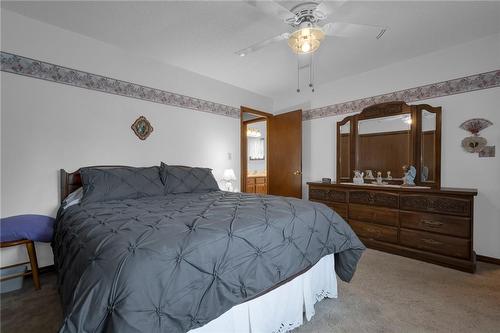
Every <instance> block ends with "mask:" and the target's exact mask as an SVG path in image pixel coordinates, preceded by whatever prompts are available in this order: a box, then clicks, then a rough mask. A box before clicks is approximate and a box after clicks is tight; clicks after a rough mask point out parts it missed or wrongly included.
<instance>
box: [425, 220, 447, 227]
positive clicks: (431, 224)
mask: <svg viewBox="0 0 500 333" xmlns="http://www.w3.org/2000/svg"><path fill="white" fill-rule="evenodd" d="M422 223H423V224H425V225H428V226H429V227H433V228H439V227H441V226H442V225H443V222H438V221H433V220H422Z"/></svg>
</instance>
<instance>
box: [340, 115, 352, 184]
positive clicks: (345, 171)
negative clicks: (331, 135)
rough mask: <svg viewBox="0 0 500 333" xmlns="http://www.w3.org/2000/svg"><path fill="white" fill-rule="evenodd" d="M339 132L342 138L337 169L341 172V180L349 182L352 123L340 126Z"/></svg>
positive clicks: (346, 122) (348, 122)
mask: <svg viewBox="0 0 500 333" xmlns="http://www.w3.org/2000/svg"><path fill="white" fill-rule="evenodd" d="M338 131H339V133H340V138H339V140H337V151H338V161H337V168H338V170H339V177H340V179H342V181H343V182H348V181H349V179H350V178H351V161H350V159H351V158H350V155H351V152H350V142H351V122H350V121H349V120H347V121H345V122H344V123H342V124H339V126H338Z"/></svg>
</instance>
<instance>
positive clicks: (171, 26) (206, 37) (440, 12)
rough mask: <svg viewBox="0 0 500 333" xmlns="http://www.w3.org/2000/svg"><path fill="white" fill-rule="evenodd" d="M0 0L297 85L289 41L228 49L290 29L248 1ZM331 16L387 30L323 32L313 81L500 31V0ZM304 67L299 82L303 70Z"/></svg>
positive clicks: (235, 72)
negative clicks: (359, 35) (366, 35)
mask: <svg viewBox="0 0 500 333" xmlns="http://www.w3.org/2000/svg"><path fill="white" fill-rule="evenodd" d="M282 4H283V5H284V6H286V7H288V8H290V7H291V6H293V5H294V4H295V3H294V2H290V1H287V2H282ZM327 5H329V6H331V7H339V6H337V5H336V4H333V3H330V4H328V3H327ZM2 8H6V9H9V10H12V11H15V12H17V13H19V14H22V15H25V16H28V17H31V18H34V19H37V20H40V21H43V22H46V23H49V24H53V25H56V26H59V27H61V28H63V29H66V30H70V31H73V32H77V33H80V34H83V35H87V36H89V37H92V38H94V39H98V40H101V41H104V42H107V43H110V44H113V45H116V46H118V47H120V48H122V49H125V50H127V51H129V52H134V53H137V54H140V55H143V56H147V57H150V58H154V59H156V60H159V61H161V62H165V63H168V64H171V65H175V66H178V67H181V68H184V69H187V70H190V71H193V72H197V73H200V74H203V75H205V76H208V77H211V78H214V79H217V80H220V81H224V82H227V83H229V84H232V85H235V86H238V87H241V88H244V89H248V90H251V91H254V92H257V93H260V94H262V95H265V96H269V97H274V96H276V95H277V94H280V93H283V92H286V91H294V90H295V88H296V85H297V70H296V68H297V58H296V56H294V55H293V53H292V52H291V51H290V50H289V49H288V46H287V44H286V42H281V43H279V44H275V45H271V46H269V47H267V48H265V49H262V50H260V51H257V52H255V53H252V54H249V55H247V56H246V57H239V56H237V55H235V54H234V52H235V51H237V50H239V49H242V48H244V47H247V46H249V45H251V44H254V43H256V42H259V41H262V40H264V39H267V38H270V37H273V36H275V35H277V34H279V33H282V32H285V31H288V27H287V25H285V24H284V23H282V22H280V21H279V20H277V19H276V18H274V17H272V16H269V15H267V14H264V13H262V12H261V11H259V10H258V9H257V8H256V7H255V6H253V5H252V4H251V2H237V1H234V2H231V1H224V2H214V1H208V2H206V1H205V2H198V1H186V2H115V1H111V2H91V1H87V2H85V1H83V2H80V1H68V2H57V1H56V2H43V1H35V2H18V1H16V2H5V1H2ZM330 19H335V20H336V21H341V22H352V23H361V24H372V25H384V26H389V27H390V30H389V31H388V32H387V33H386V34H385V35H384V36H383V38H382V39H381V40H375V39H372V40H357V39H346V38H339V37H329V38H328V39H327V40H325V41H324V42H323V43H322V45H321V47H320V50H319V51H318V52H317V55H316V56H315V59H314V61H315V67H316V77H315V80H316V84H319V83H324V82H328V81H332V80H337V79H339V78H342V77H345V76H350V75H355V74H358V73H361V72H364V71H367V70H371V69H374V68H377V67H380V66H384V65H387V64H390V63H394V62H398V61H402V60H405V59H408V58H412V57H415V56H418V55H421V54H425V53H428V52H432V51H436V50H438V49H442V48H446V47H449V46H452V45H455V44H459V43H463V42H466V41H469V40H473V39H477V38H480V37H483V36H487V35H490V34H493V33H497V32H500V2H478V1H473V2H451V1H444V2H436V1H434V2H408V1H405V2H403V1H402V2H376V1H369V2H358V1H347V2H345V3H344V4H343V5H342V6H340V7H339V8H338V9H337V10H335V11H334V12H333V13H331V14H330ZM28 56H29V55H28ZM301 75H302V78H303V82H302V83H301V84H302V87H303V88H305V86H306V84H307V82H306V81H307V80H308V75H309V70H308V69H304V70H302V71H301Z"/></svg>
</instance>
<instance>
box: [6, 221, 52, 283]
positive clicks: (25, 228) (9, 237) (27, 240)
mask: <svg viewBox="0 0 500 333" xmlns="http://www.w3.org/2000/svg"><path fill="white" fill-rule="evenodd" d="M53 229H54V219H53V218H52V217H50V216H45V215H32V214H31V215H16V216H11V217H6V218H2V219H0V248H4V247H10V246H17V245H23V244H24V245H26V250H27V251H28V257H29V259H30V261H29V264H30V266H31V273H29V272H28V273H20V274H16V275H10V276H6V277H5V278H3V279H2V280H8V279H12V278H15V277H17V276H20V275H28V274H31V275H33V283H34V284H35V289H40V275H39V273H38V262H37V259H36V251H35V245H34V243H33V242H50V241H51V240H52V234H53ZM27 263H28V262H23V263H20V264H15V265H12V266H9V267H13V266H20V265H25V264H27Z"/></svg>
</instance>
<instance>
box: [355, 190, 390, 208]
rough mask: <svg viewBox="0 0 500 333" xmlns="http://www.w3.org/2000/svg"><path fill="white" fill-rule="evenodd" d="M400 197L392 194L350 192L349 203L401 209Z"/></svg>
mask: <svg viewBox="0 0 500 333" xmlns="http://www.w3.org/2000/svg"><path fill="white" fill-rule="evenodd" d="M398 198H399V195H398V194H397V193H391V192H378V191H350V192H349V203H357V204H364V205H374V206H382V207H389V208H396V209H397V208H398V207H399V203H398V202H399V200H398Z"/></svg>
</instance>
